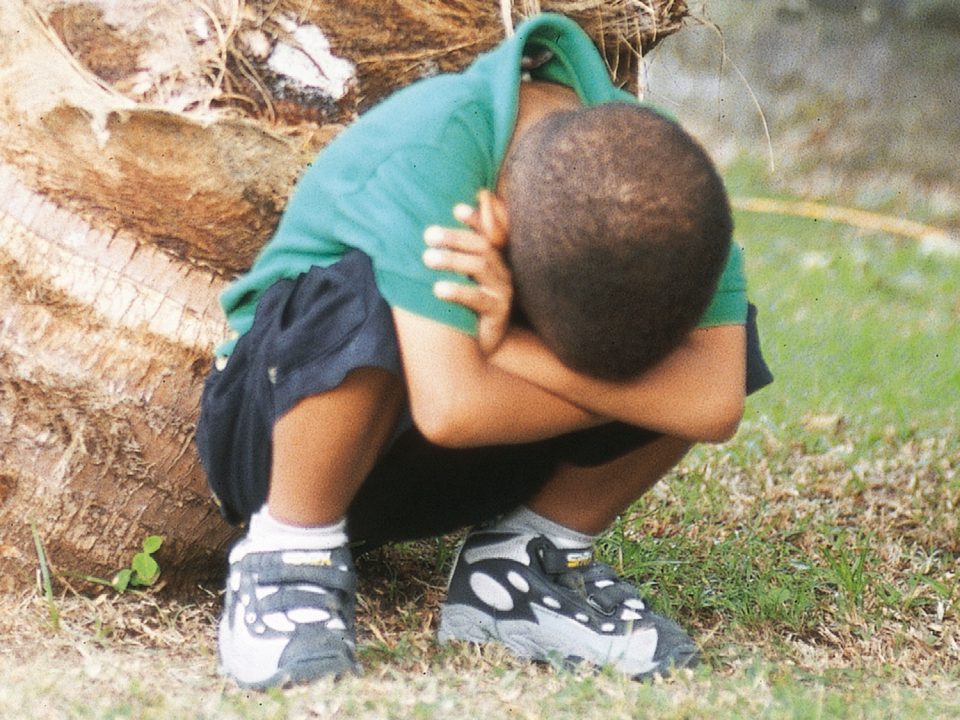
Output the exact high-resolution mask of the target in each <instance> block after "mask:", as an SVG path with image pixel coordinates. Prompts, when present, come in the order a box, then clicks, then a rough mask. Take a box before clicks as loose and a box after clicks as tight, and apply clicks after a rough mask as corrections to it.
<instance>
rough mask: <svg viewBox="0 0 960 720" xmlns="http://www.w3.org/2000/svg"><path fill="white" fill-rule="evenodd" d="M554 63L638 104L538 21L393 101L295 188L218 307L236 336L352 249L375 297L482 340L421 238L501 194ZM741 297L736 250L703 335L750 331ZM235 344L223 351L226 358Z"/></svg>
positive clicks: (588, 97) (568, 34)
mask: <svg viewBox="0 0 960 720" xmlns="http://www.w3.org/2000/svg"><path fill="white" fill-rule="evenodd" d="M543 49H546V50H549V51H551V52H552V54H553V55H552V59H551V60H550V61H549V62H548V63H546V64H545V65H543V66H541V67H539V68H537V70H536V71H534V75H535V77H537V78H538V79H547V80H551V81H554V82H560V83H564V84H566V85H569V86H570V87H572V88H573V89H574V90H575V91H576V92H577V93H578V95H579V96H580V98H581V100H582V101H583V103H584V104H586V105H597V104H601V103H607V102H637V100H636V98H634V97H633V96H632V95H630V94H628V93H626V92H624V91H623V90H621V89H619V88H617V87H616V86H614V85H613V84H612V82H611V80H610V77H609V74H608V72H607V68H606V65H605V63H604V61H603V58H602V57H601V56H600V54H599V53H598V52H597V49H596V48H595V46H594V45H593V43H592V41H591V40H590V38H589V36H587V35H586V33H584V31H583V30H582V29H581V28H580V27H579V26H578V25H577V24H576V23H574V22H573V21H572V20H570V19H568V18H566V17H564V16H560V15H554V14H543V15H539V16H537V17H535V18H533V19H531V20H528V21H526V22H525V23H524V24H522V25H520V26H519V27H518V28H517V32H516V34H515V35H514V36H513V37H511V38H509V39H508V40H506V41H504V42H503V43H501V44H500V45H499V46H497V47H496V48H494V49H493V50H491V51H490V52H488V53H485V54H483V55H481V56H480V57H478V58H477V60H476V61H474V63H473V64H472V65H470V67H468V68H467V69H466V70H464V71H463V72H462V73H457V74H445V75H438V76H435V77H432V78H428V79H425V80H421V81H419V82H417V83H414V84H412V85H410V86H409V87H407V88H404V89H403V90H400V91H399V92H397V93H395V94H394V95H393V96H391V97H390V98H388V99H387V100H385V101H384V102H383V103H381V104H379V105H378V106H376V107H374V108H373V109H371V110H370V111H369V112H367V113H366V114H364V115H363V116H362V117H361V118H359V119H358V120H357V121H356V122H355V123H354V124H352V125H351V126H350V127H349V128H347V129H346V130H344V131H343V132H342V133H341V134H340V135H338V136H337V137H336V138H335V139H334V140H333V141H332V142H331V143H330V144H329V145H327V147H325V148H324V149H323V151H321V152H320V153H319V155H318V156H317V157H316V159H315V160H314V162H313V163H312V164H311V165H310V166H309V168H307V170H306V171H305V172H304V174H303V176H302V177H301V179H300V181H299V182H298V184H297V187H296V190H295V191H294V193H293V195H292V197H291V198H290V201H289V203H288V204H287V207H286V209H285V211H284V214H283V217H282V218H281V221H280V224H279V226H278V227H277V231H276V233H275V234H274V236H273V238H272V239H271V240H270V242H269V243H268V244H267V245H266V246H265V247H264V248H263V250H262V251H261V253H260V254H259V256H258V257H257V259H256V261H255V262H254V264H253V267H252V268H251V269H250V271H249V272H248V273H247V274H246V275H244V276H243V277H241V278H240V279H238V280H237V281H236V282H235V283H233V284H232V285H231V286H230V287H228V288H227V289H226V290H225V291H224V293H223V294H222V296H221V304H222V306H223V309H224V311H225V312H226V314H227V320H228V322H229V324H230V327H231V329H232V330H233V331H234V332H235V333H236V335H237V336H239V335H242V334H243V333H245V332H246V331H247V330H249V329H250V326H251V325H252V324H253V316H254V311H255V309H256V304H257V301H258V300H259V299H260V296H261V295H262V294H263V292H264V291H265V290H266V289H267V288H268V287H270V285H272V284H273V283H274V282H276V281H277V280H280V279H282V278H295V277H297V276H298V275H300V274H302V273H304V272H307V271H308V270H309V269H310V267H312V266H315V265H316V266H327V265H331V264H333V263H334V262H336V261H337V260H339V259H340V258H341V257H342V256H343V254H344V253H345V252H346V251H347V250H349V249H352V248H355V249H358V250H361V251H362V252H364V253H366V254H367V255H368V256H369V257H370V258H371V261H372V264H373V269H374V276H375V278H376V282H377V287H378V288H379V290H380V293H381V294H382V295H383V297H384V298H385V299H386V301H387V303H388V304H389V305H391V306H397V307H402V308H404V309H406V310H408V311H410V312H413V313H415V314H417V315H421V316H423V317H427V318H431V319H433V320H437V321H439V322H442V323H445V324H447V325H450V326H453V327H455V328H459V329H460V330H463V331H464V332H467V333H471V334H472V333H473V332H475V326H476V318H475V316H474V315H473V313H472V312H471V311H470V310H467V309H466V308H464V307H462V306H460V305H456V304H454V303H450V302H447V301H444V300H440V299H438V298H437V297H436V296H434V294H433V285H434V283H435V282H436V281H437V280H438V279H440V277H442V276H443V275H444V273H440V272H438V271H436V270H432V269H430V268H428V267H427V266H426V265H424V264H423V260H422V255H423V251H424V249H425V245H424V243H423V232H424V230H425V229H426V228H427V227H428V226H430V225H444V226H453V225H456V224H457V223H456V222H455V221H454V219H453V215H452V210H453V206H454V205H456V204H457V203H460V202H465V203H471V204H472V203H473V202H474V201H475V198H476V194H477V192H478V191H479V190H480V189H481V188H493V187H495V186H496V182H497V173H498V172H499V169H500V165H501V163H502V161H503V158H504V155H505V153H506V150H507V145H508V143H509V142H510V139H511V136H512V134H513V128H514V124H515V122H516V116H517V105H518V97H519V86H520V62H521V58H522V57H523V55H524V54H525V50H526V51H528V52H527V53H526V54H534V53H536V52H538V51H539V50H543ZM745 318H746V290H745V280H744V276H743V269H742V260H741V256H740V251H739V248H737V247H736V246H735V245H734V247H733V248H732V251H731V253H730V256H729V260H728V262H727V266H726V268H725V270H724V272H723V275H722V276H721V278H720V283H719V286H718V289H717V293H716V296H715V297H714V299H713V302H712V304H711V305H710V307H709V308H708V310H707V313H706V315H705V316H704V319H703V321H702V323H701V324H702V325H718V324H728V323H743V322H744V319H745ZM235 342H236V340H235V339H234V340H231V341H228V342H227V343H225V344H224V345H223V346H222V347H221V348H219V349H218V353H220V354H228V353H229V352H230V351H231V350H232V348H233V344H234V343H235Z"/></svg>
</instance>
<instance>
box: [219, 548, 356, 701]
mask: <svg viewBox="0 0 960 720" xmlns="http://www.w3.org/2000/svg"><path fill="white" fill-rule="evenodd" d="M355 593H356V572H355V571H354V567H353V558H352V557H351V554H350V550H349V548H347V547H339V548H336V549H333V550H296V551H290V550H286V551H275V552H251V547H250V544H249V541H247V540H241V541H240V542H239V543H238V544H237V545H236V546H235V547H234V548H233V550H232V551H231V553H230V575H229V578H228V580H227V592H226V597H225V599H224V608H223V616H222V617H221V620H220V632H219V650H220V669H221V672H223V673H224V674H225V675H228V676H229V677H231V678H233V679H234V680H235V681H236V682H237V684H238V685H240V686H241V687H244V688H251V689H257V690H265V689H267V688H271V687H282V686H285V685H291V684H301V683H307V682H310V681H312V680H316V679H318V678H320V677H324V676H340V675H343V674H346V673H357V674H359V666H358V664H357V659H356V654H355V644H356V639H355V631H354V611H355Z"/></svg>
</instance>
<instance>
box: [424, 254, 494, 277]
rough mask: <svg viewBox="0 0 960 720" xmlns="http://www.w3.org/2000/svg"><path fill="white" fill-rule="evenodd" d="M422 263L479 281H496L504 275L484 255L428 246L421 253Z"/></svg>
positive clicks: (434, 268)
mask: <svg viewBox="0 0 960 720" xmlns="http://www.w3.org/2000/svg"><path fill="white" fill-rule="evenodd" d="M423 264H424V265H426V266H427V267H428V268H432V269H433V270H447V271H449V272H455V273H459V274H460V275H466V276H468V277H472V278H473V279H474V280H476V281H477V282H479V283H484V282H487V283H489V282H496V281H500V280H502V279H503V278H502V276H503V275H504V273H503V272H501V268H500V267H497V266H496V265H495V264H494V263H491V262H490V261H489V260H488V258H487V257H486V256H484V255H474V254H473V253H464V252H457V251H454V250H441V249H439V248H428V249H427V250H426V251H424V253H423Z"/></svg>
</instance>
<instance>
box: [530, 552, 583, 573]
mask: <svg viewBox="0 0 960 720" xmlns="http://www.w3.org/2000/svg"><path fill="white" fill-rule="evenodd" d="M540 562H541V564H542V565H543V569H544V570H546V571H547V572H548V573H550V574H551V575H561V574H563V573H567V572H570V571H571V570H579V569H582V568H587V567H589V566H590V565H591V563H593V550H592V549H591V548H577V549H575V550H559V549H557V548H552V547H543V548H541V549H540Z"/></svg>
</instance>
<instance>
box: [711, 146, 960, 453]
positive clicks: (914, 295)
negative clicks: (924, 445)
mask: <svg viewBox="0 0 960 720" xmlns="http://www.w3.org/2000/svg"><path fill="white" fill-rule="evenodd" d="M728 182H729V185H730V190H731V193H732V194H733V195H757V194H768V193H766V192H764V187H763V185H762V184H761V182H760V181H759V178H758V177H757V170H756V168H755V166H751V165H750V164H748V163H741V164H740V165H737V166H735V167H734V168H733V169H732V170H731V172H730V174H729V178H728ZM736 223H737V237H738V240H739V241H740V243H741V244H742V245H743V246H744V248H745V250H746V264H747V273H748V277H749V281H750V295H751V298H752V299H753V301H754V302H755V303H756V304H757V305H758V306H759V308H760V310H761V313H762V315H761V332H762V333H763V340H764V350H765V352H766V354H767V356H768V359H769V361H770V364H771V365H772V367H773V368H774V371H775V373H776V375H777V384H776V386H775V387H774V388H771V390H770V391H768V392H765V393H761V394H759V395H758V396H757V397H756V399H754V400H752V401H751V403H750V416H749V417H757V418H767V419H769V421H770V422H772V423H773V424H775V425H780V426H785V427H793V426H795V425H796V424H797V423H798V422H799V421H801V420H802V419H803V418H804V417H806V416H812V415H831V414H838V415H842V416H844V417H846V418H849V419H850V420H851V421H854V422H856V423H857V424H858V425H860V426H861V427H862V428H863V430H864V431H865V434H866V436H867V438H868V439H872V438H874V437H875V436H876V435H878V434H882V433H884V432H885V431H886V430H887V429H888V428H889V427H893V428H895V429H896V430H897V432H900V433H903V432H911V431H913V430H915V429H917V430H921V431H922V432H924V433H931V432H934V433H936V432H940V431H942V430H948V431H952V430H955V429H956V426H957V419H958V415H957V413H958V412H960V362H957V360H958V358H960V260H958V259H957V258H956V257H953V258H951V257H946V256H944V255H936V254H929V255H924V254H923V253H921V252H920V251H919V250H918V247H917V244H916V242H915V241H914V240H909V239H902V238H896V237H892V236H889V235H884V234H879V233H871V234H861V233H860V232H859V231H857V230H856V229H853V228H849V227H846V226H842V225H837V224H833V223H827V222H817V221H813V220H806V219H798V218H790V217H782V216H771V215H760V214H753V213H738V214H737V217H736Z"/></svg>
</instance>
